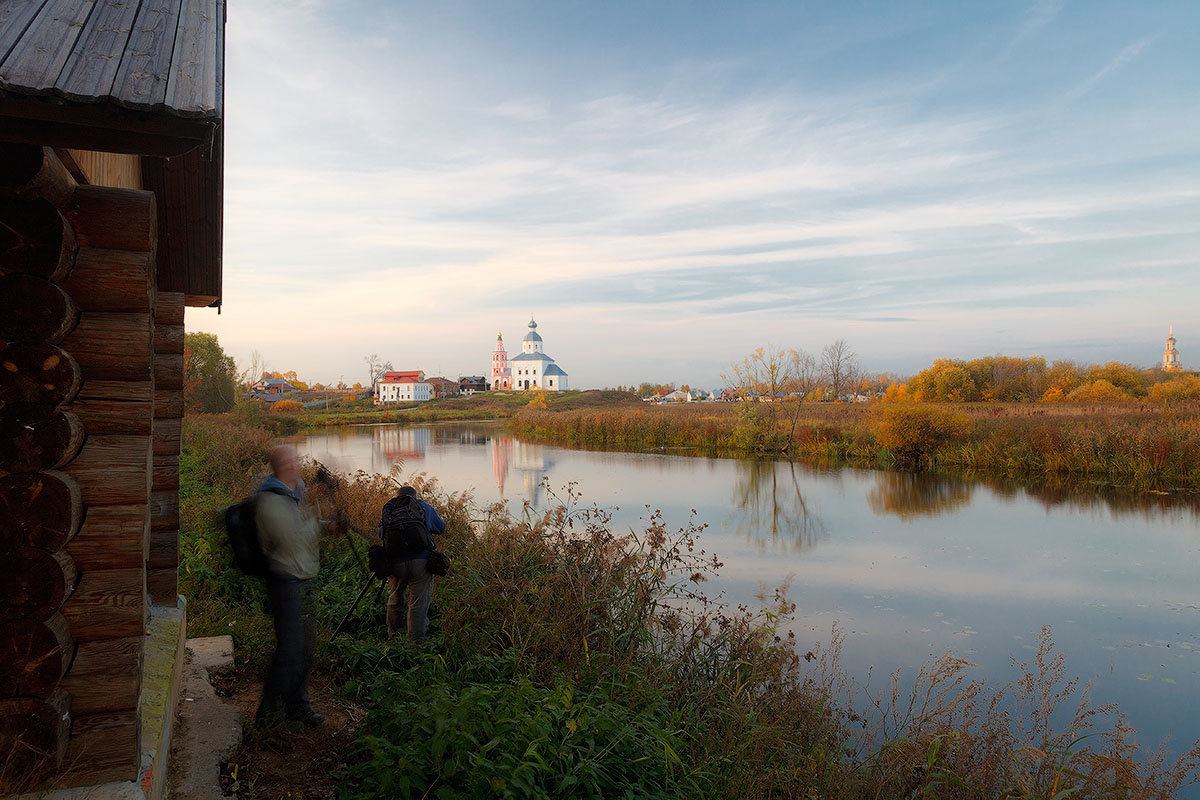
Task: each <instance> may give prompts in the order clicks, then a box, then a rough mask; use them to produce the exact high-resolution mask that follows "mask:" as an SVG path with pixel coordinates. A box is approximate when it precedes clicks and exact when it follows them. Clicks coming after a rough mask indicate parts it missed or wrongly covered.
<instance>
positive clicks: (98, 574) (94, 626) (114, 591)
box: [62, 567, 146, 642]
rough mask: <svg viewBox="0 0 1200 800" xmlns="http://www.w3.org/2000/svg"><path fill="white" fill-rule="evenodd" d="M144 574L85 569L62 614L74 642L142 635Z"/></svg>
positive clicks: (122, 570)
mask: <svg viewBox="0 0 1200 800" xmlns="http://www.w3.org/2000/svg"><path fill="white" fill-rule="evenodd" d="M145 576H146V571H145V568H144V567H139V568H137V569H109V570H96V569H93V570H88V571H86V572H84V573H83V574H82V575H81V576H80V578H79V586H78V587H76V589H75V593H74V594H73V595H71V599H70V600H68V601H67V602H66V603H64V604H63V607H62V615H63V617H65V618H66V620H67V624H68V625H70V628H71V638H72V639H74V640H75V641H76V642H95V641H100V640H103V639H119V638H122V637H126V636H141V635H142V634H143V633H144V632H145V628H144V623H145V617H144V613H145V596H146V577H145Z"/></svg>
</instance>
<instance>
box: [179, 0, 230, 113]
mask: <svg viewBox="0 0 1200 800" xmlns="http://www.w3.org/2000/svg"><path fill="white" fill-rule="evenodd" d="M224 16H225V9H224V4H223V3H221V2H220V1H219V0H183V2H182V4H181V7H180V10H179V25H178V27H177V28H176V30H175V47H174V51H173V53H172V54H171V75H170V78H169V79H168V81H167V95H166V103H167V105H168V106H170V107H171V108H172V109H174V110H175V111H176V112H177V113H179V114H181V115H183V116H189V117H199V116H212V115H214V114H216V115H218V116H219V115H220V113H221V106H220V104H221V95H220V91H219V89H220V84H219V83H218V81H219V80H222V79H223V78H222V77H221V75H220V73H221V69H222V65H221V62H220V61H218V56H219V55H220V50H219V48H220V47H221V40H222V39H223V38H224V37H223V36H222V35H221V28H222V27H223V26H224Z"/></svg>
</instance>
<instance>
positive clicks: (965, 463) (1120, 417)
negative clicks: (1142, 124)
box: [510, 404, 1200, 488]
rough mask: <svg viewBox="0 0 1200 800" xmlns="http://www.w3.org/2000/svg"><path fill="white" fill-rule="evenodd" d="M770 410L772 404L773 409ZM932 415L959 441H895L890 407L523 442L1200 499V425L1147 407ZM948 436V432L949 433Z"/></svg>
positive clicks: (604, 415)
mask: <svg viewBox="0 0 1200 800" xmlns="http://www.w3.org/2000/svg"><path fill="white" fill-rule="evenodd" d="M763 405H764V406H767V405H769V404H763ZM913 408H914V409H915V410H918V411H921V412H922V416H931V415H932V416H942V417H946V418H950V417H954V418H960V419H961V420H962V424H961V425H959V424H955V425H954V426H952V427H953V428H954V430H955V433H954V435H945V436H943V435H938V436H931V437H930V438H929V439H928V441H924V442H922V444H921V446H920V447H916V448H910V447H906V446H905V440H904V439H903V437H901V438H900V439H897V438H896V437H894V436H891V435H887V434H890V433H891V431H888V430H887V429H886V423H887V422H888V420H887V416H888V415H889V414H894V413H896V412H897V411H898V410H902V409H897V408H896V407H895V406H892V405H889V404H863V405H856V406H820V405H811V406H809V405H806V406H799V407H793V408H785V409H782V410H774V409H769V408H768V409H763V408H756V407H755V406H754V405H749V406H747V405H745V404H737V405H732V404H731V405H726V404H705V405H699V404H697V405H690V404H688V405H679V406H665V407H654V408H635V409H622V410H618V411H598V410H574V411H561V412H555V411H538V410H535V409H525V410H522V411H521V412H520V413H518V414H517V415H516V416H515V417H514V418H513V419H512V420H511V421H510V424H511V426H512V428H513V430H514V431H515V432H516V433H518V434H520V435H523V436H529V437H535V438H541V439H545V440H549V441H555V442H563V443H566V444H570V445H573V446H577V447H588V448H596V449H621V450H650V449H672V448H679V449H683V448H689V449H693V450H695V451H696V452H699V453H703V454H710V455H712V454H730V455H774V456H787V457H791V458H797V459H801V460H806V461H812V462H820V463H836V464H847V465H854V466H865V467H883V468H913V467H916V468H919V469H932V470H943V471H944V470H954V471H958V470H963V469H970V470H976V471H982V472H991V473H997V474H1004V475H1009V476H1021V475H1037V476H1041V477H1044V478H1062V477H1069V476H1074V477H1078V478H1087V479H1102V480H1105V481H1109V482H1112V483H1116V484H1119V485H1122V486H1127V487H1132V488H1162V487H1188V488H1200V417H1198V416H1197V415H1195V414H1191V413H1187V412H1185V411H1183V410H1180V409H1177V408H1176V409H1170V408H1168V409H1162V408H1154V407H1147V406H1132V407H1128V408H1127V407H1102V406H1096V407H1093V406H1049V407H1043V406H1038V407H1030V406H1028V405H1025V406H1003V405H999V404H994V405H969V404H947V405H940V406H939V405H936V404H920V405H919V406H915V407H913ZM943 427H944V426H943Z"/></svg>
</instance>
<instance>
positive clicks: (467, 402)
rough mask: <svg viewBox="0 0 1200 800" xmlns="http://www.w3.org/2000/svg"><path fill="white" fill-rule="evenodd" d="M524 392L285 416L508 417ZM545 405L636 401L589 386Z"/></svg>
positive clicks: (310, 421)
mask: <svg viewBox="0 0 1200 800" xmlns="http://www.w3.org/2000/svg"><path fill="white" fill-rule="evenodd" d="M533 396H534V395H533V394H532V393H525V392H481V393H479V394H476V395H472V396H471V397H448V398H444V399H441V400H430V401H428V402H424V403H412V404H409V405H392V406H384V407H373V408H350V409H341V408H335V409H332V410H330V411H324V410H320V409H317V410H311V411H305V412H303V413H300V414H295V415H290V414H289V415H281V416H288V417H292V418H294V419H295V421H296V424H297V426H298V427H304V428H323V427H332V426H337V425H375V424H382V423H399V424H403V423H412V424H417V423H422V422H443V421H449V420H473V419H474V420H479V419H499V418H504V417H511V416H513V415H514V414H516V413H517V412H519V411H520V410H521V409H523V408H525V407H527V406H528V405H529V403H530V400H531V399H532V398H533ZM538 396H540V397H542V398H544V399H545V402H546V406H547V407H548V408H550V409H552V410H555V411H568V410H581V409H589V408H606V409H617V408H632V407H637V406H638V405H640V404H639V401H638V400H637V399H636V398H634V397H633V396H632V395H630V394H628V393H626V392H615V391H606V390H600V389H592V390H589V391H568V392H544V393H540V394H539V395H538Z"/></svg>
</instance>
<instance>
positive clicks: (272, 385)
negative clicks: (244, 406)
mask: <svg viewBox="0 0 1200 800" xmlns="http://www.w3.org/2000/svg"><path fill="white" fill-rule="evenodd" d="M296 391H298V389H296V387H295V386H292V384H290V383H288V382H287V381H285V380H283V379H281V378H260V379H259V380H257V381H255V382H254V383H252V384H250V394H251V395H254V396H257V395H278V394H291V393H292V392H296Z"/></svg>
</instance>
